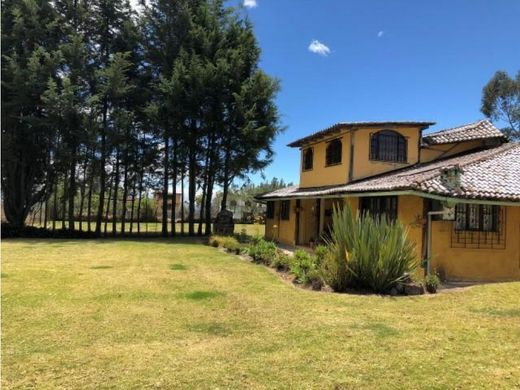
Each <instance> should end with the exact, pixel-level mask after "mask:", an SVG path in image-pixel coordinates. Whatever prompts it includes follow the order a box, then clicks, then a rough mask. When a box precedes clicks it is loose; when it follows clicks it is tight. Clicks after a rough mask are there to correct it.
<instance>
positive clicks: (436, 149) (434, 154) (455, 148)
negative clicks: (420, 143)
mask: <svg viewBox="0 0 520 390" xmlns="http://www.w3.org/2000/svg"><path fill="white" fill-rule="evenodd" d="M482 146H484V141H483V140H475V141H466V142H459V143H452V144H443V145H432V146H428V147H422V148H421V162H430V161H432V160H435V159H437V158H445V157H449V156H453V155H455V154H458V153H462V152H465V151H468V150H472V149H477V148H481V147H482Z"/></svg>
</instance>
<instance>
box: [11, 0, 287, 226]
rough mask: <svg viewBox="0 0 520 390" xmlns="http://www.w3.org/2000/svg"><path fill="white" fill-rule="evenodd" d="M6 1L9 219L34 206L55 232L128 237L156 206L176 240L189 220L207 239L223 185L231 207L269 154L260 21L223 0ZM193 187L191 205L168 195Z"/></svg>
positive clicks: (269, 111)
mask: <svg viewBox="0 0 520 390" xmlns="http://www.w3.org/2000/svg"><path fill="white" fill-rule="evenodd" d="M2 6H3V13H2V58H3V61H2V152H3V153H2V188H3V200H4V210H5V216H6V218H7V219H8V221H9V222H10V223H13V224H16V225H18V226H22V225H24V223H26V219H27V215H28V214H29V213H30V212H31V211H32V212H33V213H34V212H35V210H36V209H39V210H40V219H42V220H44V221H54V222H53V223H52V227H53V228H55V225H56V223H55V221H56V220H60V221H62V224H61V226H62V227H63V228H68V229H70V230H74V229H78V228H79V229H80V230H83V229H87V230H88V231H91V230H93V231H95V233H96V234H97V235H101V234H103V232H107V231H108V229H107V224H109V223H112V224H113V227H112V231H113V232H115V231H116V223H120V224H121V227H120V230H121V233H122V234H125V233H126V232H133V231H135V230H137V231H140V230H141V225H140V224H139V222H142V221H143V220H148V219H150V218H149V217H150V213H152V214H154V215H156V216H159V218H160V220H161V221H160V222H161V226H162V233H163V235H168V234H174V233H175V231H176V229H175V224H176V219H177V218H176V215H179V214H180V215H181V219H182V220H184V219H185V218H187V221H188V222H189V229H188V231H189V233H191V234H195V233H196V231H195V222H196V221H200V222H201V223H200V224H199V230H198V233H202V232H203V225H204V230H205V233H209V232H210V230H211V219H212V217H213V213H212V204H213V203H214V201H215V198H216V193H217V192H222V198H223V199H222V203H221V207H225V205H226V198H227V194H228V192H229V189H230V188H231V186H232V184H233V182H234V181H235V180H237V179H241V180H246V179H247V176H248V175H249V174H250V173H253V172H257V171H261V170H262V169H263V168H265V166H266V165H267V164H269V162H270V161H271V160H272V157H273V150H272V143H273V141H274V138H275V137H276V135H277V134H279V133H280V132H281V131H282V130H283V128H282V127H281V126H280V119H279V114H278V110H277V107H276V104H275V97H276V94H277V92H278V90H279V83H278V82H277V80H275V79H272V78H271V77H269V76H268V75H267V74H265V73H264V72H263V71H262V70H261V69H260V68H259V66H258V64H259V60H260V50H259V47H258V44H257V42H256V39H255V36H254V33H253V27H252V25H251V23H250V22H249V21H248V20H247V18H245V17H244V16H243V14H241V13H240V11H237V10H234V9H232V8H230V7H227V6H225V5H224V2H223V1H221V0H179V1H167V0H151V1H149V2H145V3H143V4H142V5H141V10H142V12H139V13H137V12H136V11H135V10H134V9H132V7H131V6H130V3H129V2H128V1H127V0H92V1H86V0H54V1H46V0H41V1H35V0H4V1H3V3H2ZM185 185H186V187H187V194H188V196H187V202H186V203H187V210H184V202H178V200H177V199H176V197H175V196H173V197H172V196H171V193H172V192H176V190H177V188H179V187H182V188H184V186H185ZM162 199H172V201H162ZM197 200H198V202H197ZM197 204H198V207H197ZM43 210H44V214H45V215H44V216H42V211H43ZM184 211H186V214H185V213H184ZM33 219H34V218H33ZM84 222H85V223H87V227H84V225H83V223H84ZM94 223H95V227H94ZM135 223H137V225H136V226H134V225H135ZM78 225H79V226H78ZM127 225H128V226H127ZM46 226H48V225H46Z"/></svg>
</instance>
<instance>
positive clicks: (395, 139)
mask: <svg viewBox="0 0 520 390" xmlns="http://www.w3.org/2000/svg"><path fill="white" fill-rule="evenodd" d="M406 144H407V142H406V138H405V137H403V136H402V135H401V134H399V133H397V132H395V131H393V130H381V131H379V132H377V133H375V134H372V136H371V137H370V159H371V160H378V161H395V162H406V160H407V157H406V146H407V145H406Z"/></svg>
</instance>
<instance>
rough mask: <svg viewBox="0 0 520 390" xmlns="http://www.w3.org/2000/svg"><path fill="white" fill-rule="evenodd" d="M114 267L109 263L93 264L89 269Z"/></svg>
mask: <svg viewBox="0 0 520 390" xmlns="http://www.w3.org/2000/svg"><path fill="white" fill-rule="evenodd" d="M109 268H114V267H112V266H111V265H95V266H93V267H90V269H109Z"/></svg>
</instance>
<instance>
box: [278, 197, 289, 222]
mask: <svg viewBox="0 0 520 390" xmlns="http://www.w3.org/2000/svg"><path fill="white" fill-rule="evenodd" d="M290 212H291V201H290V200H282V204H281V209H280V217H281V218H282V219H283V220H288V219H289V214H290Z"/></svg>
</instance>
